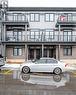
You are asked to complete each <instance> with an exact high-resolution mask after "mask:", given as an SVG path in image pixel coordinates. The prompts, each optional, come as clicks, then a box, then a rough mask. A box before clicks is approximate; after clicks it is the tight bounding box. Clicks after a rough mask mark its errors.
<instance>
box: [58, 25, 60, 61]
mask: <svg viewBox="0 0 76 95" xmlns="http://www.w3.org/2000/svg"><path fill="white" fill-rule="evenodd" d="M58 39H59V45H58V60H60V25H59V38H58Z"/></svg>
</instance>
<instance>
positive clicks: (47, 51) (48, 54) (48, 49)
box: [47, 49, 49, 57]
mask: <svg viewBox="0 0 76 95" xmlns="http://www.w3.org/2000/svg"><path fill="white" fill-rule="evenodd" d="M47 57H49V49H48V50H47Z"/></svg>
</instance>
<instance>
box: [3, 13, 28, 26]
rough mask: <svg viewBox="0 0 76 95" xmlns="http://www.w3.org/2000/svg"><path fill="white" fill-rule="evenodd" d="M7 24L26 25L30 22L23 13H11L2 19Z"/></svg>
mask: <svg viewBox="0 0 76 95" xmlns="http://www.w3.org/2000/svg"><path fill="white" fill-rule="evenodd" d="M2 22H3V23H5V24H12V25H15V24H17V25H18V24H19V25H24V24H27V23H28V20H27V19H26V17H25V15H24V14H22V13H9V14H7V15H6V17H5V18H4V19H3V20H2Z"/></svg>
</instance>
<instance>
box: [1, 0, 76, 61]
mask: <svg viewBox="0 0 76 95" xmlns="http://www.w3.org/2000/svg"><path fill="white" fill-rule="evenodd" d="M0 54H2V55H3V56H4V58H5V60H6V61H7V62H24V61H26V60H32V59H39V58H40V57H54V58H56V59H58V60H64V61H67V60H73V61H75V60H76V8H71V7H69V8H67V7H66V8H62V7H59V8H58V7H57V8H56V7H9V6H8V2H7V0H3V2H2V3H1V4H0ZM69 62H70V61H69Z"/></svg>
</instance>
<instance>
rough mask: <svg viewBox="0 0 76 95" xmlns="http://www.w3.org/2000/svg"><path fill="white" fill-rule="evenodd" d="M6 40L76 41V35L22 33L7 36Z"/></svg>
mask: <svg viewBox="0 0 76 95" xmlns="http://www.w3.org/2000/svg"><path fill="white" fill-rule="evenodd" d="M5 41H10V42H12V41H13V42H19V41H20V42H21V41H22V42H23V41H24V42H76V35H44V36H41V35H36V36H35V35H27V36H26V35H20V36H7V37H6V39H5Z"/></svg>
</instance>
